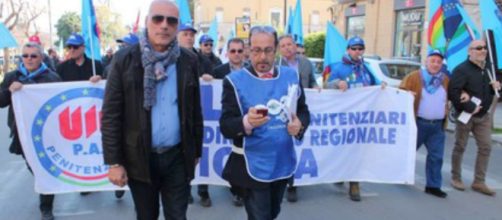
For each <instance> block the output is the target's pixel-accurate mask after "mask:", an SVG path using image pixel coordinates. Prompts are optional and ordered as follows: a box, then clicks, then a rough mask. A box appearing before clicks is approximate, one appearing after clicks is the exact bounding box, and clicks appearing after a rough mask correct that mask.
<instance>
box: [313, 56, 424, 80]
mask: <svg viewBox="0 0 502 220" xmlns="http://www.w3.org/2000/svg"><path fill="white" fill-rule="evenodd" d="M309 60H310V61H311V62H312V64H313V65H314V67H315V78H316V81H317V84H318V85H322V72H323V62H324V60H323V59H320V58H309ZM364 62H365V63H366V65H367V66H368V68H369V69H370V71H371V72H372V73H373V74H374V75H375V77H376V78H377V79H378V80H380V81H385V82H387V84H388V85H389V86H392V87H398V86H399V84H400V83H401V80H402V79H403V78H404V77H405V76H406V75H407V74H409V73H411V72H413V71H414V70H418V69H420V63H417V62H413V61H408V60H400V59H379V58H378V57H371V58H369V57H365V58H364Z"/></svg>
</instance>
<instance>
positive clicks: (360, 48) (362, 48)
mask: <svg viewBox="0 0 502 220" xmlns="http://www.w3.org/2000/svg"><path fill="white" fill-rule="evenodd" d="M350 49H351V50H354V51H356V50H364V47H351V48H350Z"/></svg>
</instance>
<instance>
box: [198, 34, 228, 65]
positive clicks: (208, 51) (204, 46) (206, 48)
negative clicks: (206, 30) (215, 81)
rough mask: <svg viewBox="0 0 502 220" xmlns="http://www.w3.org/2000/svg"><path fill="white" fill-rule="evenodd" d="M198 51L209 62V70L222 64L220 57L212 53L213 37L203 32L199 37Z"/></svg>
mask: <svg viewBox="0 0 502 220" xmlns="http://www.w3.org/2000/svg"><path fill="white" fill-rule="evenodd" d="M199 45H200V52H201V54H202V55H204V56H206V57H207V58H208V59H209V61H210V62H211V70H213V69H214V68H215V67H217V66H219V65H221V64H222V62H221V60H220V58H218V56H216V55H215V54H214V53H213V48H214V39H213V38H211V37H210V36H209V35H207V34H204V35H202V36H201V37H200V39H199Z"/></svg>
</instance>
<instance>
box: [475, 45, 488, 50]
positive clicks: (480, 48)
mask: <svg viewBox="0 0 502 220" xmlns="http://www.w3.org/2000/svg"><path fill="white" fill-rule="evenodd" d="M471 49H473V50H487V49H488V47H486V46H477V47H471Z"/></svg>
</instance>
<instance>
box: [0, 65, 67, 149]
mask: <svg viewBox="0 0 502 220" xmlns="http://www.w3.org/2000/svg"><path fill="white" fill-rule="evenodd" d="M20 76H22V75H21V73H20V72H18V71H17V70H14V71H12V72H9V73H7V74H5V78H4V80H3V82H2V84H0V108H5V107H7V106H9V116H8V119H7V125H8V126H9V128H10V137H11V138H12V143H11V144H10V147H9V151H10V152H11V153H13V154H23V149H22V148H21V143H20V142H19V136H18V134H17V129H16V121H15V120H14V111H13V109H12V99H11V97H12V96H11V95H12V94H11V92H10V91H9V86H10V85H11V84H12V83H13V82H15V81H18V82H19V77H20ZM33 80H34V81H35V83H36V84H38V83H50V82H59V81H61V79H60V78H59V75H58V74H57V73H55V72H53V71H52V70H50V69H48V71H47V72H46V73H42V74H40V75H38V76H37V77H35V78H34V79H33Z"/></svg>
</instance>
